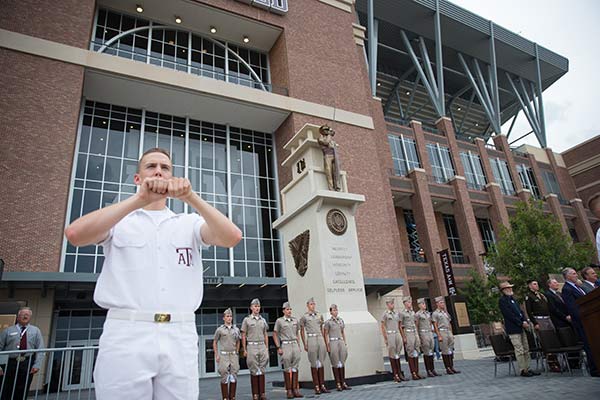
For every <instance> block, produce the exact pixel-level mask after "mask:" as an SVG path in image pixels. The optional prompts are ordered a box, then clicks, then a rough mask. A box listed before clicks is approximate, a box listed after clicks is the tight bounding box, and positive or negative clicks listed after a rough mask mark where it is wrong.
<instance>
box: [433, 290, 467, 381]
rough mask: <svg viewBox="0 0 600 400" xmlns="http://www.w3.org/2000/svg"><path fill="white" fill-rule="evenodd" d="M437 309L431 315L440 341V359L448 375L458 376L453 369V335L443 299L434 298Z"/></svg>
mask: <svg viewBox="0 0 600 400" xmlns="http://www.w3.org/2000/svg"><path fill="white" fill-rule="evenodd" d="M435 303H436V305H437V309H436V310H435V311H434V312H433V314H432V315H431V320H432V321H433V326H434V327H435V333H436V334H437V335H438V340H439V341H440V349H441V350H442V359H443V360H444V367H446V373H447V374H448V375H452V374H459V373H460V371H457V370H455V369H454V335H453V334H452V324H451V323H450V321H451V318H450V314H448V312H447V311H446V302H445V301H444V297H442V296H439V297H436V298H435Z"/></svg>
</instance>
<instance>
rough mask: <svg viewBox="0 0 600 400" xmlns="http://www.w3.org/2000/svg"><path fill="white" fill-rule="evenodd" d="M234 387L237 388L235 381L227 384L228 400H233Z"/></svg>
mask: <svg viewBox="0 0 600 400" xmlns="http://www.w3.org/2000/svg"><path fill="white" fill-rule="evenodd" d="M236 386H237V381H236V382H230V383H229V400H235V389H236Z"/></svg>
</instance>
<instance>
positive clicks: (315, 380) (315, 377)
mask: <svg viewBox="0 0 600 400" xmlns="http://www.w3.org/2000/svg"><path fill="white" fill-rule="evenodd" d="M310 374H311V375H312V381H313V385H315V394H321V387H320V386H319V370H318V369H317V368H311V369H310Z"/></svg>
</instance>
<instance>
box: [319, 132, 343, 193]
mask: <svg viewBox="0 0 600 400" xmlns="http://www.w3.org/2000/svg"><path fill="white" fill-rule="evenodd" d="M319 133H320V134H321V135H320V136H319V139H318V142H319V144H320V145H321V150H323V164H324V167H325V176H326V177H327V187H328V188H329V190H335V191H336V192H339V191H340V189H341V188H340V187H339V173H340V170H339V164H338V158H337V153H336V150H335V148H336V146H337V143H336V142H335V141H334V140H333V136H334V135H335V131H334V130H333V129H331V128H330V127H329V126H327V125H323V126H321V127H320V128H319Z"/></svg>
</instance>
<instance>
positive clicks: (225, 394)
mask: <svg viewBox="0 0 600 400" xmlns="http://www.w3.org/2000/svg"><path fill="white" fill-rule="evenodd" d="M228 389H229V388H228V387H227V384H226V383H221V399H223V400H229V391H228Z"/></svg>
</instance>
